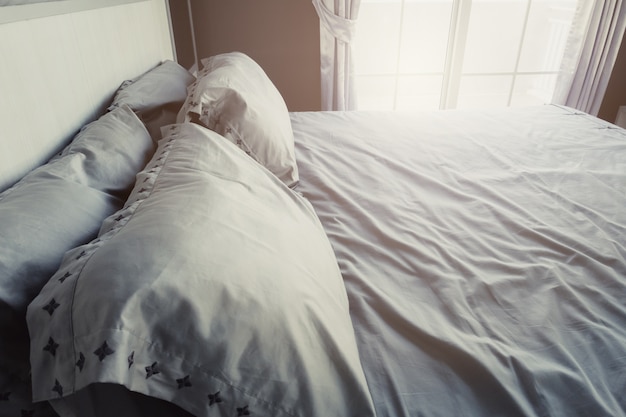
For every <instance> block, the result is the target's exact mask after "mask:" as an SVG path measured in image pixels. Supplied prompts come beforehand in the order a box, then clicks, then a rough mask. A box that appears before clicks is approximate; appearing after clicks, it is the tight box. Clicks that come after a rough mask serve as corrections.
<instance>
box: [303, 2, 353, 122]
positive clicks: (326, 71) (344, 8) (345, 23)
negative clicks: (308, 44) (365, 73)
mask: <svg viewBox="0 0 626 417" xmlns="http://www.w3.org/2000/svg"><path fill="white" fill-rule="evenodd" d="M312 1H313V5H314V6H315V10H316V11H317V14H318V15H319V18H320V57H321V69H320V70H321V77H322V110H353V109H355V108H356V99H355V94H356V91H355V88H354V68H353V65H354V63H353V59H352V47H351V42H352V40H353V39H354V36H355V31H356V18H357V16H358V12H359V5H360V3H361V0H312Z"/></svg>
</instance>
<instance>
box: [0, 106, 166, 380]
mask: <svg viewBox="0 0 626 417" xmlns="http://www.w3.org/2000/svg"><path fill="white" fill-rule="evenodd" d="M153 153H154V143H153V142H152V140H151V138H150V136H149V135H148V132H147V131H146V129H145V127H144V125H143V124H142V123H141V121H140V120H139V119H138V118H137V116H136V115H135V114H134V113H133V112H132V110H131V109H130V108H128V107H127V106H122V107H120V108H118V109H115V110H114V111H113V112H111V113H108V114H106V115H104V116H102V117H101V118H100V119H98V120H97V121H94V122H92V123H91V124H89V125H87V126H86V127H85V128H84V129H83V130H82V131H81V132H79V134H78V135H77V136H76V137H75V138H74V140H73V141H72V142H71V143H70V144H69V145H68V146H67V147H66V148H65V149H64V150H63V151H62V152H61V153H60V154H59V155H57V156H55V157H54V158H53V159H52V160H50V162H49V163H47V164H45V165H43V166H41V167H39V168H37V169H35V170H33V171H31V172H30V173H29V174H27V175H26V176H25V177H24V178H22V179H21V180H20V181H19V182H17V183H16V184H15V185H14V186H13V187H11V188H9V189H8V190H5V191H4V192H3V193H2V194H0V248H1V250H0V335H2V336H1V337H0V373H3V372H10V373H14V374H15V375H21V376H22V377H23V378H22V379H24V378H27V377H28V372H29V366H28V332H27V328H26V322H25V319H26V318H25V315H26V307H27V306H28V304H29V303H30V302H31V301H32V299H33V298H34V297H35V296H36V295H37V293H38V292H39V291H40V290H41V288H42V287H43V286H44V284H45V283H46V282H47V281H48V279H49V278H50V277H51V276H52V275H53V274H54V272H55V271H56V270H57V268H58V267H59V265H60V263H61V260H62V258H63V255H64V253H65V252H66V251H67V250H68V249H70V248H73V247H75V246H77V245H80V244H83V243H85V242H88V241H89V240H90V239H92V238H93V237H95V235H96V234H97V233H98V230H99V228H100V225H101V223H102V221H103V219H105V218H106V217H107V216H109V215H110V214H111V213H114V212H115V211H116V210H118V209H119V208H120V207H122V205H123V204H124V201H125V199H126V197H127V196H128V193H129V192H130V190H131V188H132V186H133V185H134V183H135V175H136V173H137V172H138V171H140V170H141V169H142V168H143V167H144V166H145V164H146V162H147V161H148V160H149V158H150V157H151V156H152V155H153ZM29 383H30V382H29ZM0 388H2V387H0Z"/></svg>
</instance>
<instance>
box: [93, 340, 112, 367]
mask: <svg viewBox="0 0 626 417" xmlns="http://www.w3.org/2000/svg"><path fill="white" fill-rule="evenodd" d="M114 352H115V351H114V350H113V349H111V348H110V347H109V345H107V342H106V340H105V341H104V343H103V344H102V346H100V347H99V348H98V349H96V350H95V351H94V352H93V353H94V355H96V356H97V357H98V359H100V362H102V361H103V360H104V358H106V357H107V356H109V355H112V354H113V353H114Z"/></svg>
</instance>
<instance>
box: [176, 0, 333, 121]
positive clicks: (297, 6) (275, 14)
mask: <svg viewBox="0 0 626 417" xmlns="http://www.w3.org/2000/svg"><path fill="white" fill-rule="evenodd" d="M186 3H187V2H186V1H183V0H171V1H170V7H171V8H172V9H178V10H176V12H174V11H173V12H172V21H173V24H174V29H175V37H176V38H178V35H176V33H177V32H179V31H184V30H185V28H187V30H188V28H189V24H188V23H186V22H184V21H177V19H183V20H184V19H185V18H186V17H185V15H186V13H187V10H186ZM191 7H192V11H193V17H194V22H193V23H194V28H195V33H196V46H197V49H198V58H199V59H201V58H205V57H208V56H211V55H215V54H219V53H223V52H231V51H240V52H244V53H246V54H248V55H249V56H250V57H252V58H253V59H254V60H255V61H256V62H258V63H259V65H261V67H263V69H264V70H265V72H266V73H267V75H268V76H269V77H270V79H271V80H272V81H273V83H274V84H275V85H276V87H277V88H278V90H279V91H280V92H281V94H282V96H283V97H284V99H285V102H286V103H287V107H288V108H289V110H290V111H307V110H320V108H321V92H320V91H321V87H320V53H319V50H320V47H319V45H320V40H319V19H318V17H317V13H316V12H315V8H314V7H313V4H312V3H311V1H310V0H262V1H261V0H192V1H191ZM180 9H184V11H181V10H180ZM181 37H184V35H181ZM177 44H178V42H177ZM191 53H193V51H191ZM177 54H178V55H179V57H178V59H179V62H181V63H183V62H185V63H186V62H193V57H191V58H190V57H189V55H188V52H184V51H181V50H179V48H178V46H177ZM183 65H185V64H183Z"/></svg>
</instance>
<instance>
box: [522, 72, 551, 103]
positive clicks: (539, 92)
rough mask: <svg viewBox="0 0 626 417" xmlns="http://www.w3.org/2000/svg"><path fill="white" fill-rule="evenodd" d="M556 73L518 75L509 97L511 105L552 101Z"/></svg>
mask: <svg viewBox="0 0 626 417" xmlns="http://www.w3.org/2000/svg"><path fill="white" fill-rule="evenodd" d="M557 77H558V76H557V75H556V74H548V75H518V76H517V77H516V78H515V88H514V89H513V97H512V98H511V106H531V105H536V104H546V103H549V102H551V101H552V94H553V92H554V86H555V85H556V80H557Z"/></svg>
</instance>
